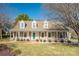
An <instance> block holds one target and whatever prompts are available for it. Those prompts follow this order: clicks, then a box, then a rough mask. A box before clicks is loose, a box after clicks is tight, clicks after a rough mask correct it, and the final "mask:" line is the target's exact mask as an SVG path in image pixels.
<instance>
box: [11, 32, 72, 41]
mask: <svg viewBox="0 0 79 59" xmlns="http://www.w3.org/2000/svg"><path fill="white" fill-rule="evenodd" d="M70 36H71V35H70V33H69V32H67V31H27V32H26V31H11V32H10V40H15V41H17V40H29V41H37V40H38V41H43V40H45V41H48V40H67V39H70Z"/></svg>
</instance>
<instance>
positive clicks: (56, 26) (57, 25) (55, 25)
mask: <svg viewBox="0 0 79 59" xmlns="http://www.w3.org/2000/svg"><path fill="white" fill-rule="evenodd" d="M36 22H37V24H38V27H37V29H33V28H32V21H25V23H26V24H27V26H26V28H25V29H22V30H21V29H20V28H19V22H18V23H17V24H16V26H15V27H14V28H13V29H11V31H48V30H68V29H67V28H66V27H65V26H63V23H61V22H53V21H48V29H44V28H43V25H44V21H42V20H40V21H36Z"/></svg>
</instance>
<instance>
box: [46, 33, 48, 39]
mask: <svg viewBox="0 0 79 59" xmlns="http://www.w3.org/2000/svg"><path fill="white" fill-rule="evenodd" d="M46 40H48V32H46Z"/></svg>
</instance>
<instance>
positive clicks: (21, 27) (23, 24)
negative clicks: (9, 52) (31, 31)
mask: <svg viewBox="0 0 79 59" xmlns="http://www.w3.org/2000/svg"><path fill="white" fill-rule="evenodd" d="M19 26H20V29H24V28H25V22H24V21H20V23H19Z"/></svg>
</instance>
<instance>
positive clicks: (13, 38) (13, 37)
mask: <svg viewBox="0 0 79 59" xmlns="http://www.w3.org/2000/svg"><path fill="white" fill-rule="evenodd" d="M12 35H13V40H14V32H13V33H12Z"/></svg>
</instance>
